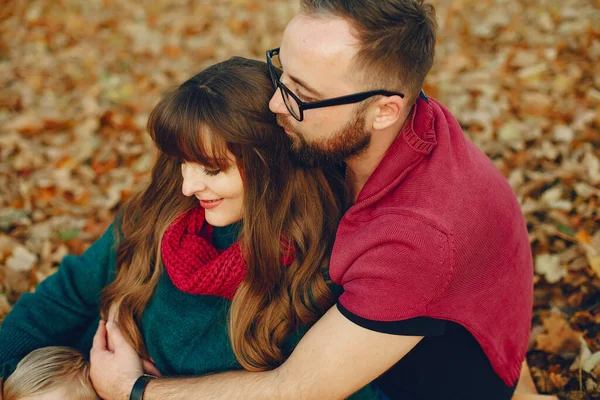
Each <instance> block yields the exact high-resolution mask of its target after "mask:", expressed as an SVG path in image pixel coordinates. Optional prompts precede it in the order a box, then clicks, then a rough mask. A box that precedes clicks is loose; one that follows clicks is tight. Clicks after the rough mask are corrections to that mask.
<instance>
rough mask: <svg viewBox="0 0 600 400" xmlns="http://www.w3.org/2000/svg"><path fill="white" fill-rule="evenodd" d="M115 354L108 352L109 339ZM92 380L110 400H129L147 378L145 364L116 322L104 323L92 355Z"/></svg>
mask: <svg viewBox="0 0 600 400" xmlns="http://www.w3.org/2000/svg"><path fill="white" fill-rule="evenodd" d="M109 337H110V340H111V343H112V345H113V346H114V351H111V350H109V349H108V345H107V343H108V338H109ZM90 363H91V368H90V378H91V380H92V384H93V385H94V389H96V392H98V394H99V395H100V397H102V398H103V399H106V400H127V399H129V394H130V393H131V389H132V388H133V384H134V383H135V381H136V380H137V378H139V377H140V376H141V375H143V373H144V372H143V369H142V361H141V360H140V356H139V355H138V354H137V352H136V351H135V349H134V348H133V347H131V346H130V345H129V343H128V342H127V340H125V338H124V337H123V335H122V334H121V331H120V330H119V328H118V327H117V326H116V324H115V323H114V322H113V321H109V322H108V323H105V322H104V321H100V325H99V326H98V330H97V331H96V335H95V336H94V344H93V347H92V351H91V352H90Z"/></svg>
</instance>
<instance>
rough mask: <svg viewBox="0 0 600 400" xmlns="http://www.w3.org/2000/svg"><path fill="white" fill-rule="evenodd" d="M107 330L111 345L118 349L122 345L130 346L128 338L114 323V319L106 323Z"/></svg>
mask: <svg viewBox="0 0 600 400" xmlns="http://www.w3.org/2000/svg"><path fill="white" fill-rule="evenodd" d="M106 331H107V333H108V341H109V342H111V346H112V347H114V349H115V350H116V349H117V348H118V347H120V346H129V343H128V342H127V340H125V337H124V336H123V334H122V333H121V330H120V329H119V327H118V326H117V324H115V323H114V321H108V322H107V323H106Z"/></svg>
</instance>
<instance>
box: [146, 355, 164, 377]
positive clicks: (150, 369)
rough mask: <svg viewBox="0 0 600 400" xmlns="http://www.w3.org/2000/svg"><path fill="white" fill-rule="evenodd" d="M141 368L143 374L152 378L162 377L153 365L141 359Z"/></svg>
mask: <svg viewBox="0 0 600 400" xmlns="http://www.w3.org/2000/svg"><path fill="white" fill-rule="evenodd" d="M142 368H144V373H145V374H149V375H154V376H162V374H161V373H160V371H159V370H158V368H156V365H154V364H153V363H152V362H151V361H149V360H146V359H142Z"/></svg>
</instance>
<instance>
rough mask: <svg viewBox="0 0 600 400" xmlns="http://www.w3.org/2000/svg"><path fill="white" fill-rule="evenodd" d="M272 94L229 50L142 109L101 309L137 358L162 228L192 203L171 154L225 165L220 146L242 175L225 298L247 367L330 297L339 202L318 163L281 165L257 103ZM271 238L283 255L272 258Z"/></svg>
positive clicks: (267, 118) (277, 355)
mask: <svg viewBox="0 0 600 400" xmlns="http://www.w3.org/2000/svg"><path fill="white" fill-rule="evenodd" d="M272 93H273V89H272V87H271V82H270V78H269V75H268V70H267V66H266V64H265V63H263V62H259V61H252V60H246V59H242V58H237V57H234V58H232V59H230V60H228V61H225V62H222V63H219V64H216V65H214V66H211V67H209V68H207V69H206V70H204V71H203V72H201V73H199V74H197V75H196V76H194V77H192V78H191V79H189V80H188V81H187V82H185V83H183V84H182V85H181V86H180V87H179V88H178V89H177V90H175V91H174V92H172V93H169V94H167V95H166V96H165V97H164V98H163V99H162V100H161V101H160V102H159V103H158V105H157V106H156V107H155V108H154V110H153V111H152V113H151V115H150V119H149V121H148V131H149V132H150V135H151V137H152V139H153V140H154V142H155V143H156V145H157V146H158V148H159V155H158V161H157V163H156V165H155V167H154V169H153V171H152V181H151V183H150V185H149V186H148V188H147V189H146V190H145V191H143V192H142V193H140V194H138V195H137V196H135V197H134V198H133V199H132V200H131V201H130V202H129V203H128V204H127V205H126V207H125V210H124V212H123V217H122V224H121V229H122V232H123V237H122V238H121V242H120V246H119V249H118V265H119V269H118V276H117V278H116V280H115V282H114V283H113V284H112V285H110V286H109V287H107V289H106V290H105V292H104V298H103V306H102V312H103V315H104V316H106V315H107V314H108V310H109V308H110V305H111V304H112V303H120V306H119V311H118V320H119V324H120V325H121V327H122V328H123V329H124V331H125V332H126V333H127V337H128V338H129V340H130V342H131V343H132V344H133V345H134V347H135V348H136V349H138V351H139V352H140V354H142V355H147V351H146V350H145V348H144V344H143V341H142V338H141V334H140V331H139V328H138V324H139V322H140V319H141V315H142V312H143V310H144V308H145V306H146V304H147V303H148V301H149V299H150V297H151V296H152V293H153V291H154V289H155V288H156V285H157V282H158V279H159V277H160V274H161V271H162V269H163V266H162V262H161V257H160V241H161V238H162V235H163V233H164V232H165V230H166V228H167V227H168V226H169V225H170V224H171V223H172V222H173V221H174V220H175V219H176V218H177V217H178V216H179V215H181V214H182V213H184V212H185V211H187V210H189V209H190V208H191V207H194V206H195V205H196V204H197V200H196V199H195V198H193V197H192V198H191V199H190V198H186V197H185V196H183V194H182V193H181V185H182V177H181V171H180V162H179V161H178V160H184V161H187V162H195V163H199V164H202V165H204V166H206V167H207V168H211V169H221V170H225V169H227V167H228V163H229V161H228V160H227V157H226V153H227V151H230V152H231V153H232V154H233V155H234V156H235V158H236V162H237V164H238V167H239V169H240V172H241V174H242V178H243V182H244V214H243V222H242V231H241V236H240V240H241V244H242V249H243V254H244V257H245V260H246V263H247V265H248V272H247V275H246V277H245V279H244V281H243V282H242V284H241V285H240V287H239V288H238V290H237V292H236V294H235V296H234V299H233V302H232V304H231V309H230V316H229V333H230V339H231V342H232V346H233V350H234V353H235V355H236V357H237V359H238V360H239V362H240V364H241V365H242V366H243V367H244V368H246V369H248V370H254V371H257V370H264V369H269V368H274V367H276V366H277V365H279V364H281V363H282V362H283V361H284V360H285V358H286V357H287V356H288V354H285V351H284V350H283V347H284V346H283V344H284V340H285V338H286V337H287V336H288V335H289V334H290V333H292V332H294V331H295V330H296V329H297V328H299V327H300V326H301V325H302V326H310V325H311V324H313V323H314V322H315V321H316V320H317V319H318V318H319V317H320V316H321V315H322V314H323V313H324V312H325V311H326V310H327V309H328V308H329V307H330V306H331V305H332V304H333V302H334V298H333V295H332V293H331V291H330V290H329V288H328V286H327V284H326V282H325V279H324V278H323V272H324V269H326V268H327V267H328V256H329V253H330V251H331V246H332V243H333V240H334V235H335V229H336V226H337V223H338V222H339V216H340V208H341V204H340V203H339V201H338V197H336V196H335V195H334V191H333V190H332V187H331V185H330V183H336V184H338V185H337V186H336V187H338V188H341V187H342V185H341V184H340V182H339V180H336V178H338V177H337V176H335V175H334V174H333V172H332V173H331V174H332V175H331V176H329V178H328V177H326V176H325V175H324V173H323V172H322V171H321V170H304V169H301V168H297V167H295V166H294V165H293V164H292V161H291V160H290V158H289V155H288V151H289V148H290V140H289V138H288V137H287V135H285V133H283V131H282V129H281V128H280V127H279V126H277V124H276V122H275V115H274V114H272V113H271V112H270V111H269V109H268V102H269V99H270V97H271V95H272ZM282 239H284V242H285V241H287V242H289V243H291V244H292V245H293V246H294V248H295V250H296V254H295V260H294V261H293V262H292V264H291V265H290V266H288V267H282V265H281V262H280V259H281V253H282V251H284V250H285V249H282Z"/></svg>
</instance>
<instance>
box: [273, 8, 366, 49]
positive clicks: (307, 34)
mask: <svg viewBox="0 0 600 400" xmlns="http://www.w3.org/2000/svg"><path fill="white" fill-rule="evenodd" d="M284 44H285V45H286V47H287V46H290V47H292V46H293V47H294V48H295V49H298V50H303V51H304V52H307V53H321V54H323V53H325V54H334V55H336V56H340V55H342V53H347V54H349V55H350V56H353V55H354V54H355V52H356V50H357V48H358V40H357V39H356V37H354V35H352V32H351V28H350V25H349V24H348V23H347V22H346V20H344V19H343V18H339V17H334V16H312V15H307V14H298V15H296V16H295V17H294V18H293V19H292V20H291V21H290V23H289V24H288V26H287V27H286V29H285V32H284V35H283V41H282V46H283V45H284Z"/></svg>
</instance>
